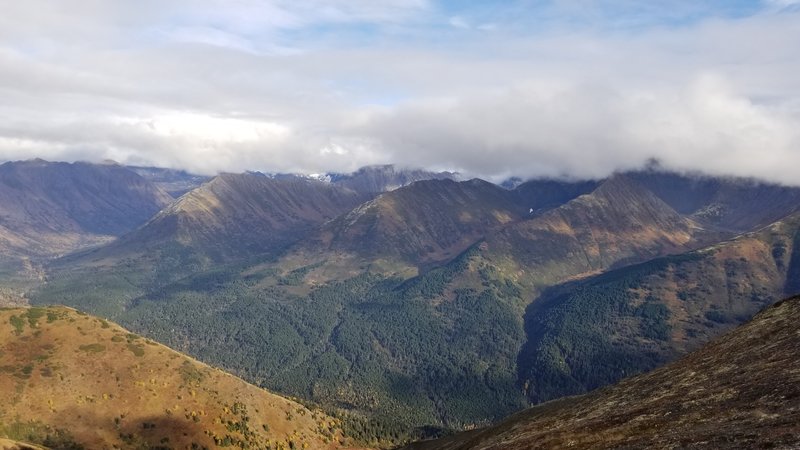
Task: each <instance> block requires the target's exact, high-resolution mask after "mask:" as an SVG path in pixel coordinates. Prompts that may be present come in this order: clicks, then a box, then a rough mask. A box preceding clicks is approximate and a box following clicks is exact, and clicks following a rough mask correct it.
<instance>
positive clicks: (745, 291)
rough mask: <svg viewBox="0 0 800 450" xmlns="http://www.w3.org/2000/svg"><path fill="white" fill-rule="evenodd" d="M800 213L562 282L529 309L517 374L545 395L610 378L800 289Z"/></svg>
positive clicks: (691, 344) (655, 362)
mask: <svg viewBox="0 0 800 450" xmlns="http://www.w3.org/2000/svg"><path fill="white" fill-rule="evenodd" d="M798 243H800V215H797V214H795V215H792V216H789V217H788V218H786V219H784V220H782V221H779V222H776V223H775V224H773V225H771V226H768V227H765V228H763V229H761V230H759V231H757V232H753V233H749V234H745V235H742V236H739V237H737V238H736V239H733V240H730V241H727V242H722V243H720V244H716V245H713V246H711V247H708V248H705V249H701V250H698V251H694V252H689V253H685V254H681V255H675V256H667V257H664V258H659V259H654V260H652V261H648V262H646V263H642V264H638V265H633V266H629V267H623V268H620V269H617V270H613V271H610V272H607V273H604V274H601V275H598V276H596V277H592V278H588V279H586V280H579V281H575V282H572V283H567V284H565V285H562V286H557V287H555V288H552V289H550V290H548V291H547V292H545V293H544V294H543V295H542V296H541V297H540V298H538V299H537V300H536V301H534V302H533V303H532V304H531V305H530V307H529V308H528V310H527V313H526V325H525V328H526V332H527V335H528V342H527V343H526V345H525V346H524V347H523V349H522V350H521V352H520V356H519V361H520V368H519V370H520V380H521V384H522V385H523V387H524V389H525V391H526V393H527V395H528V396H529V398H530V399H531V400H532V401H534V402H541V401H546V400H550V399H553V398H557V397H560V396H563V395H569V394H577V393H582V392H586V391H588V390H591V389H594V388H597V387H599V386H603V385H606V384H609V383H613V382H615V381H617V380H619V379H621V378H623V377H625V376H628V375H631V374H633V373H638V372H642V371H646V370H649V369H652V368H655V367H657V366H659V365H661V364H663V363H665V362H667V361H670V360H672V359H674V358H675V357H677V356H678V355H682V354H685V353H686V352H687V351H689V350H692V349H694V348H697V347H698V346H700V345H702V344H703V343H705V342H707V341H709V340H710V339H712V338H714V337H715V336H717V335H719V334H720V333H722V332H724V331H726V330H728V329H730V328H731V327H733V326H735V325H737V324H740V323H742V322H744V321H746V320H748V319H749V318H750V317H752V315H753V314H755V312H756V311H758V310H759V309H761V308H763V307H764V306H765V305H769V304H771V303H772V302H774V301H776V300H777V299H779V298H783V297H784V296H786V295H793V294H798V293H800V283H798V282H797V281H796V280H797V279H800V246H798Z"/></svg>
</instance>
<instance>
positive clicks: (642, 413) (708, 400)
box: [409, 298, 800, 450]
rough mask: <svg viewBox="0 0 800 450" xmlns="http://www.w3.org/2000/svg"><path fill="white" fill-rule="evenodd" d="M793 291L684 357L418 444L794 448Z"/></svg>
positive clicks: (444, 449)
mask: <svg viewBox="0 0 800 450" xmlns="http://www.w3.org/2000/svg"><path fill="white" fill-rule="evenodd" d="M798 321H800V298H793V299H789V300H785V301H782V302H779V303H777V304H775V305H773V306H771V307H769V308H767V309H766V310H765V311H763V312H761V313H760V314H759V315H757V316H756V317H755V318H754V319H753V320H752V321H751V322H749V323H748V324H746V325H743V326H741V327H739V328H737V329H736V330H735V331H733V332H731V333H729V334H727V335H725V336H723V337H722V338H720V339H718V340H716V341H714V342H713V343H711V344H709V345H707V346H705V347H703V348H702V349H700V350H698V351H696V352H694V353H692V354H691V355H689V356H687V357H686V358H683V359H681V360H680V361H677V362H675V363H672V364H670V365H668V366H666V367H664V368H661V369H658V370H655V371H653V372H651V373H648V374H645V375H640V376H637V377H633V378H629V379H627V380H624V381H622V382H620V383H619V384H617V385H615V386H612V387H609V388H605V389H601V390H598V391H595V392H593V393H591V394H588V395H584V396H581V397H573V398H568V399H564V400H558V401H554V402H551V403H547V404H544V405H541V406H537V407H535V408H532V409H529V410H527V411H524V412H522V413H519V414H516V415H514V416H512V417H510V418H509V419H507V420H506V421H503V422H501V423H499V424H497V425H495V426H492V427H489V428H486V429H483V430H477V431H473V432H469V433H464V434H460V435H456V436H454V437H451V438H447V439H443V440H440V441H430V442H421V443H418V444H414V445H412V446H410V447H409V448H411V449H419V450H433V449H441V450H456V449H459V450H468V449H504V450H505V449H509V450H514V449H536V448H542V449H550V448H582V449H594V448H596V449H600V448H627V449H650V448H695V447H707V448H717V449H726V448H730V449H734V448H735V449H739V448H794V447H795V446H796V445H797V444H798V442H800V408H798V404H800V403H799V402H800V334H798V333H797V323H798Z"/></svg>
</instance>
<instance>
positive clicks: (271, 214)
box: [81, 173, 364, 267]
mask: <svg viewBox="0 0 800 450" xmlns="http://www.w3.org/2000/svg"><path fill="white" fill-rule="evenodd" d="M363 200H364V196H362V195H361V194H357V193H355V192H353V191H351V190H349V189H344V188H339V187H336V186H331V185H329V184H326V183H321V182H317V181H311V180H305V179H300V178H291V179H281V180H276V179H272V178H268V177H265V176H263V175H259V174H252V173H246V174H222V175H219V176H217V177H215V178H214V179H212V180H211V181H209V182H207V183H206V184H204V185H202V186H201V187H199V188H197V189H194V190H192V191H191V192H189V193H187V194H186V195H184V196H183V197H181V198H180V199H179V200H178V201H176V202H175V203H174V204H172V205H170V206H169V207H168V208H165V209H164V210H162V211H161V212H159V213H158V214H157V215H156V216H155V217H153V218H152V219H151V220H150V221H149V222H148V223H147V224H145V225H144V226H142V227H141V228H139V229H137V230H136V231H134V232H132V233H130V234H128V235H125V236H124V237H123V238H121V239H120V240H119V241H117V242H114V243H112V244H111V245H109V246H107V247H104V248H100V249H98V250H97V251H96V252H94V253H92V254H87V255H82V256H81V258H82V259H83V260H86V259H97V260H102V259H103V258H118V257H119V256H120V255H122V256H128V255H136V254H141V253H143V252H144V253H149V254H152V252H159V253H164V251H165V249H167V250H170V251H174V250H177V251H176V253H180V254H183V255H185V257H184V259H185V258H187V257H188V258H191V259H192V260H194V261H200V263H198V264H200V267H202V266H203V264H206V263H203V261H214V262H224V261H229V260H233V259H238V258H242V259H245V258H247V257H249V256H253V255H257V254H260V253H265V252H270V251H275V250H278V249H281V248H283V247H285V246H286V245H288V244H289V243H291V242H294V241H296V240H298V239H300V238H302V237H304V236H305V235H306V234H307V233H308V232H310V231H311V230H312V229H313V228H314V227H315V226H318V225H320V224H322V223H323V222H325V221H327V220H330V219H332V218H334V217H336V216H338V215H339V214H341V213H343V212H345V211H347V210H349V209H351V208H353V207H354V206H356V205H358V204H359V203H361V202H362V201H363ZM165 256H169V255H166V254H165ZM173 256H175V255H173Z"/></svg>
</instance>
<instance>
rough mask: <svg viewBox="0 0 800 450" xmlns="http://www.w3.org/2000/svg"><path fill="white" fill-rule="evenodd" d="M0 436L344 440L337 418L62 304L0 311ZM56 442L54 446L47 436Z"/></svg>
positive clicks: (317, 444) (292, 444)
mask: <svg viewBox="0 0 800 450" xmlns="http://www.w3.org/2000/svg"><path fill="white" fill-rule="evenodd" d="M0 392H2V393H3V396H4V398H3V401H2V402H1V403H0V438H3V437H5V438H11V439H17V440H25V441H38V442H36V443H39V444H44V445H48V441H47V440H46V439H47V436H48V435H50V439H51V441H50V442H52V440H53V439H55V437H57V438H58V439H59V442H64V441H67V442H75V443H77V444H80V445H82V446H84V447H85V448H92V449H94V448H109V447H112V446H116V447H122V448H139V447H145V448H152V447H155V446H159V448H176V449H178V448H181V449H182V448H203V447H209V448H212V447H215V446H216V445H225V444H228V443H230V444H233V445H239V446H241V447H243V448H286V449H288V448H296V449H299V448H321V449H333V448H340V447H342V445H341V443H342V442H343V438H342V435H341V432H340V430H339V429H338V427H337V422H336V420H335V419H332V418H330V417H328V416H326V415H324V414H322V413H320V412H315V411H311V410H309V409H307V408H305V407H304V406H302V405H300V404H298V403H295V402H293V401H290V400H287V399H285V398H282V397H279V396H277V395H274V394H271V393H269V392H266V391H264V390H262V389H260V388H257V387H255V386H252V385H250V384H247V383H245V382H244V381H242V380H240V379H239V378H236V377H234V376H232V375H229V374H227V373H224V372H222V371H220V370H217V369H214V368H211V367H209V366H207V365H205V364H202V363H199V362H197V361H195V360H193V359H191V358H189V357H187V356H185V355H183V354H180V353H178V352H175V351H173V350H171V349H169V348H167V347H165V346H163V345H160V344H157V343H155V342H152V341H149V340H147V339H144V338H142V337H139V336H137V335H135V334H132V333H129V332H128V331H127V330H125V329H123V328H121V327H119V326H117V325H114V324H112V323H109V322H106V321H104V320H102V319H98V318H96V317H92V316H89V315H85V314H83V313H80V312H78V311H76V310H73V309H69V308H66V307H48V308H31V309H23V308H17V309H3V310H0ZM50 445H52V444H50Z"/></svg>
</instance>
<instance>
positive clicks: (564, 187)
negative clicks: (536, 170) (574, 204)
mask: <svg viewBox="0 0 800 450" xmlns="http://www.w3.org/2000/svg"><path fill="white" fill-rule="evenodd" d="M599 185H600V182H599V181H593V180H589V181H563V180H550V179H541V180H530V181H526V182H524V183H519V184H517V185H516V186H515V187H514V188H513V192H514V195H515V196H516V198H517V201H518V202H519V203H520V204H521V205H523V206H527V207H528V213H529V215H530V214H538V213H541V212H544V211H546V210H548V209H552V208H556V207H558V206H561V205H563V204H565V203H567V202H568V201H570V200H572V199H574V198H576V197H579V196H581V195H584V194H588V193H590V192H592V191H593V190H595V189H596V188H597V186H599Z"/></svg>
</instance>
